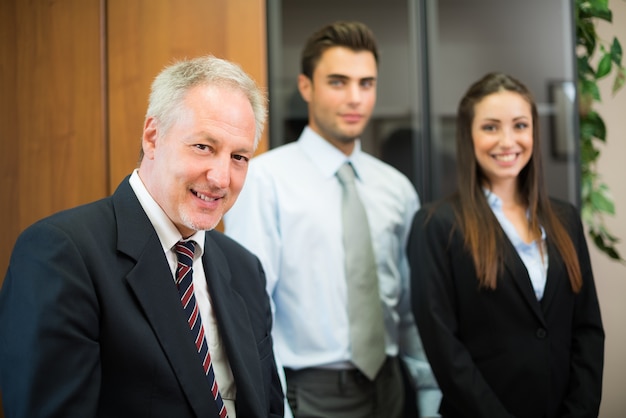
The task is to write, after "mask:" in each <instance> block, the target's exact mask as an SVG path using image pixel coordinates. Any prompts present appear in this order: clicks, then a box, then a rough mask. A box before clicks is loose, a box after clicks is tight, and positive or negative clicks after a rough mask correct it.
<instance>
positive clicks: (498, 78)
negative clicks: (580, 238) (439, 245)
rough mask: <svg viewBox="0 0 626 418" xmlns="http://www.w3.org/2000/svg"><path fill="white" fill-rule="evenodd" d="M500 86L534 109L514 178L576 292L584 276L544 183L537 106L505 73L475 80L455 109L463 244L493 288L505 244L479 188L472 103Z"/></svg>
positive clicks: (533, 224) (534, 225)
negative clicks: (527, 147) (523, 160)
mask: <svg viewBox="0 0 626 418" xmlns="http://www.w3.org/2000/svg"><path fill="white" fill-rule="evenodd" d="M503 90H506V91H511V92H515V93H517V94H519V95H520V96H521V97H523V98H524V99H525V100H526V101H527V102H528V103H529V104H530V107H531V112H532V121H533V152H532V157H531V158H530V160H529V161H528V164H526V166H525V167H524V168H523V169H522V171H521V172H520V174H519V176H518V179H517V181H518V184H517V186H518V188H519V191H520V194H521V195H522V197H523V198H524V199H525V202H524V203H526V205H527V206H528V213H529V229H530V230H531V231H539V230H540V226H543V228H544V229H545V231H546V236H547V237H548V239H550V240H551V241H553V242H554V245H555V246H556V248H557V250H558V252H559V254H560V255H561V257H562V258H563V261H564V262H565V265H566V267H567V272H568V275H569V279H570V285H571V287H572V290H573V291H574V292H575V293H578V292H579V291H580V288H581V286H582V275H581V272H580V265H579V263H578V258H577V255H576V250H575V248H574V244H573V243H572V240H571V238H570V236H569V234H568V233H567V231H566V229H565V226H564V225H563V223H562V222H561V221H560V219H559V218H558V216H556V214H555V213H554V211H553V210H552V207H551V204H550V199H549V198H548V195H547V192H546V189H545V185H544V177H543V165H542V157H541V143H540V138H539V120H538V114H537V106H536V104H535V101H534V99H533V97H532V94H531V93H530V91H529V90H528V88H527V87H526V86H525V85H524V84H522V83H521V82H520V81H518V80H516V79H515V78H513V77H511V76H509V75H507V74H503V73H490V74H487V75H485V76H484V77H483V78H481V79H480V80H478V81H476V82H475V83H474V84H473V85H472V86H470V88H469V89H468V90H467V92H466V93H465V95H464V96H463V98H462V99H461V101H460V103H459V107H458V112H457V122H456V146H457V176H458V183H457V184H458V196H459V198H460V205H459V207H458V208H456V211H457V218H458V222H459V224H460V227H461V230H462V232H463V234H464V237H465V246H466V248H467V249H468V250H469V251H470V253H471V254H472V257H473V259H474V265H475V268H476V273H477V275H478V280H479V283H480V285H481V286H483V287H486V288H491V289H495V288H496V281H497V276H498V273H500V272H501V270H502V269H503V268H504V267H503V260H504V250H503V248H504V246H503V245H500V243H501V242H502V239H503V232H502V229H501V228H500V227H499V224H498V221H497V219H496V218H495V216H494V215H493V212H492V211H491V209H490V208H489V204H488V203H487V199H486V197H485V194H484V192H483V186H484V185H485V184H489V180H488V179H487V177H486V176H485V174H484V173H483V172H482V169H481V168H480V165H479V164H478V162H477V161H476V156H475V154H474V142H473V139H472V123H473V121H474V116H475V113H474V109H475V106H476V104H477V103H478V102H480V101H481V100H483V99H484V98H485V97H486V96H489V95H491V94H493V93H497V92H499V91H503Z"/></svg>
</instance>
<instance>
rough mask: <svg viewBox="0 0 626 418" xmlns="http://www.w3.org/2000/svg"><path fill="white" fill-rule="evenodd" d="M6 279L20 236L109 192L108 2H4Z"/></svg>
mask: <svg viewBox="0 0 626 418" xmlns="http://www.w3.org/2000/svg"><path fill="white" fill-rule="evenodd" d="M2 27H3V29H2V30H3V32H7V31H11V33H7V34H6V37H5V33H3V36H2V40H3V41H2V45H3V47H2V68H3V70H2V74H1V76H0V77H1V78H0V83H2V86H1V90H2V94H1V95H0V103H1V104H0V106H1V107H0V109H1V111H0V114H1V116H0V117H1V118H2V119H1V120H2V122H1V123H2V125H1V126H2V129H1V131H0V132H1V135H2V140H1V142H2V145H1V146H2V148H1V150H2V152H1V154H2V160H3V161H2V179H1V183H0V184H1V187H2V196H3V197H2V199H1V201H2V203H1V206H0V216H1V218H2V219H3V222H2V223H1V225H2V226H0V231H1V232H0V241H1V242H2V244H1V246H0V248H1V249H2V253H1V254H0V257H1V259H0V268H1V270H0V271H2V273H3V274H2V275H1V277H2V278H4V272H5V271H6V266H7V263H8V257H9V252H10V249H11V248H12V246H13V243H14V241H15V239H16V237H17V234H18V233H19V231H21V230H22V229H24V228H25V227H26V226H28V225H30V224H31V223H33V222H34V221H35V220H37V219H39V218H42V217H44V216H47V215H49V214H51V213H53V212H56V211H59V210H61V209H65V208H68V207H71V206H76V205H78V204H81V203H85V202H88V201H91V200H94V199H96V198H99V197H102V196H104V195H105V193H106V192H107V183H106V182H107V180H108V178H107V175H106V171H105V160H104V158H103V154H104V150H105V148H106V144H105V142H104V139H105V138H104V135H103V126H104V125H103V121H102V109H103V103H102V97H103V96H102V85H101V84H102V71H101V68H102V66H101V64H102V63H101V57H100V55H101V54H100V39H101V33H100V0H58V1H47V0H33V1H20V0H2Z"/></svg>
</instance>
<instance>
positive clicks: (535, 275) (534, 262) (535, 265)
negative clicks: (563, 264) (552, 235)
mask: <svg viewBox="0 0 626 418" xmlns="http://www.w3.org/2000/svg"><path fill="white" fill-rule="evenodd" d="M485 196H486V197H487V202H488V203H489V207H491V210H492V211H493V214H494V215H496V218H497V219H498V221H499V222H500V226H501V227H502V229H503V230H504V233H505V234H506V236H507V237H508V238H509V240H510V241H511V244H513V247H515V250H516V251H517V254H518V255H519V257H520V258H521V259H522V261H523V262H524V265H525V266H526V270H527V271H528V276H529V277H530V281H531V283H532V286H533V289H534V291H535V296H536V297H537V300H541V298H542V297H543V291H544V289H545V287H546V279H547V277H548V249H547V247H546V231H545V230H544V229H543V227H541V241H540V243H541V246H542V248H541V251H539V245H537V243H538V241H533V242H531V243H530V244H527V243H525V242H524V241H523V240H522V238H521V237H520V236H519V234H518V233H517V230H516V229H515V227H514V226H513V224H512V223H511V221H509V220H508V218H507V217H506V216H505V215H504V212H503V211H502V200H501V199H500V198H499V197H498V196H496V195H495V194H494V193H492V192H491V191H489V190H485Z"/></svg>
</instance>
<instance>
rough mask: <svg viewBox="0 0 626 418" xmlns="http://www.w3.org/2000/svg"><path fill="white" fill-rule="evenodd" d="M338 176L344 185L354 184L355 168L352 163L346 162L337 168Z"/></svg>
mask: <svg viewBox="0 0 626 418" xmlns="http://www.w3.org/2000/svg"><path fill="white" fill-rule="evenodd" d="M337 178H339V181H340V182H341V184H343V185H344V186H347V185H350V184H354V168H353V167H352V164H350V163H345V164H344V165H342V166H341V167H340V168H339V170H337Z"/></svg>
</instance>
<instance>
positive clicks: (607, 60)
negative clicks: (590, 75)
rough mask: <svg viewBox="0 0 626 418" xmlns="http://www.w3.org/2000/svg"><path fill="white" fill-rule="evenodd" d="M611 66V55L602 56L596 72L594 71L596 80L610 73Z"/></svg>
mask: <svg viewBox="0 0 626 418" xmlns="http://www.w3.org/2000/svg"><path fill="white" fill-rule="evenodd" d="M612 65H613V57H611V54H607V53H605V54H604V55H602V58H601V59H600V62H599V63H598V71H596V78H598V79H600V78H602V77H604V76H606V75H607V74H608V73H610V72H611V66H612Z"/></svg>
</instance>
